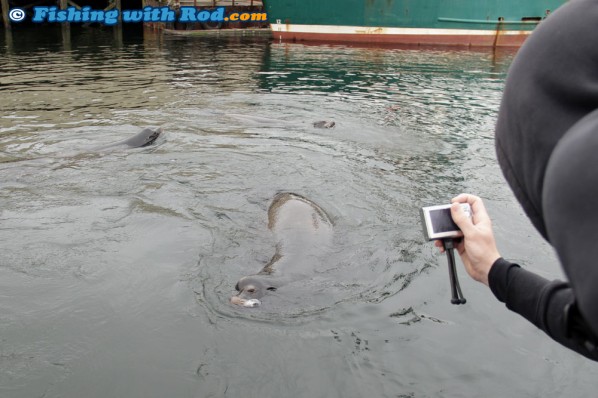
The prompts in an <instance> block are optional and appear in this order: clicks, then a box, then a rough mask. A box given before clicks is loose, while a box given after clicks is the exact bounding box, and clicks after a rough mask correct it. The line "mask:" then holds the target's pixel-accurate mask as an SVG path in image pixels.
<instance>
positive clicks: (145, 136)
mask: <svg viewBox="0 0 598 398" xmlns="http://www.w3.org/2000/svg"><path fill="white" fill-rule="evenodd" d="M160 134H162V129H161V128H160V127H158V128H156V129H151V128H145V129H143V130H141V132H139V133H137V134H135V135H134V136H133V137H130V138H127V139H126V140H123V141H118V142H114V143H112V144H107V145H103V146H101V147H98V148H95V149H94V151H102V150H105V149H112V148H117V147H121V146H126V147H128V148H143V147H146V146H148V145H152V144H153V143H154V142H156V140H157V139H158V137H160Z"/></svg>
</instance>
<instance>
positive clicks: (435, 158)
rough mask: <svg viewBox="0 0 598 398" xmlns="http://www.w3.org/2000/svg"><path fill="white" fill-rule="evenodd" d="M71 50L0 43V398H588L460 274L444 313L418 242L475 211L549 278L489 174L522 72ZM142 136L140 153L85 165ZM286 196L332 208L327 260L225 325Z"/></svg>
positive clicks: (261, 53) (382, 59)
mask: <svg viewBox="0 0 598 398" xmlns="http://www.w3.org/2000/svg"><path fill="white" fill-rule="evenodd" d="M71 29H72V31H71V38H70V40H64V39H63V38H62V36H61V31H60V28H53V27H45V28H39V29H22V30H15V31H14V32H12V35H11V37H6V36H4V37H3V38H2V41H0V112H1V113H0V242H1V250H0V396H1V397H7V398H20V397H23V398H25V397H26V398H31V397H45V398H50V397H52V398H54V397H83V396H84V397H102V398H105V397H128V398H133V397H140V398H141V397H144V398H146V397H239V396H249V397H257V396H262V397H306V398H307V397H309V398H313V397H339V398H340V397H342V398H351V397H364V396H370V397H475V396H484V397H506V396H512V397H539V396H542V397H561V396H564V395H572V396H591V395H593V391H594V390H595V387H594V379H595V372H596V370H597V368H596V365H595V364H594V363H591V362H589V361H587V360H585V359H583V358H581V357H579V356H577V355H576V354H574V353H572V352H569V351H567V350H565V349H563V348H561V347H559V346H558V345H557V344H556V343H554V342H552V341H551V340H550V339H548V338H547V337H545V336H544V335H543V334H542V333H541V332H539V331H538V330H536V329H535V328H534V327H533V326H532V325H531V324H529V323H527V322H526V321H524V320H523V319H521V318H520V317H519V316H518V315H516V314H514V313H510V312H509V311H508V310H507V309H505V308H504V305H503V304H501V303H499V302H497V301H496V299H495V298H494V297H493V296H492V294H491V292H490V291H489V290H488V289H487V288H485V287H484V286H482V285H480V284H477V283H475V282H473V281H472V280H470V279H469V278H468V277H466V275H465V273H464V271H463V269H462V268H459V273H460V279H461V285H462V288H463V292H464V294H465V297H466V298H467V300H468V302H467V304H466V305H464V306H453V305H451V304H450V289H449V281H448V273H447V267H446V263H445V258H444V257H442V256H441V255H440V254H439V253H437V251H436V250H435V249H434V247H433V245H432V244H431V243H428V242H425V241H424V240H423V235H422V231H421V227H420V221H419V214H418V210H419V208H420V207H421V206H424V205H431V204H438V203H442V202H448V201H449V200H450V198H451V197H452V196H454V195H456V194H457V193H459V192H463V191H466V192H471V193H475V194H478V195H480V196H482V197H483V198H485V199H486V203H487V208H488V209H489V212H490V213H491V215H492V218H493V221H494V224H495V232H496V236H497V241H498V245H499V249H500V250H501V252H502V254H503V255H504V256H505V257H507V258H509V259H511V260H513V261H517V262H519V263H520V264H521V265H523V266H524V267H527V268H529V269H531V270H533V271H536V272H538V273H540V274H542V275H544V276H546V277H549V278H559V277H562V274H561V271H560V269H559V265H558V262H557V261H556V259H555V256H554V254H553V251H552V249H551V248H550V247H549V246H548V245H546V244H545V243H544V242H543V241H542V239H541V238H540V237H539V235H538V234H537V233H536V232H535V230H534V229H533V227H532V226H531V224H530V223H529V221H528V220H527V219H526V218H525V217H524V215H523V212H522V210H521V209H520V207H519V206H518V204H517V202H516V201H515V199H514V198H513V195H512V194H511V192H510V191H509V189H508V187H507V185H506V183H505V182H504V180H503V178H502V175H501V172H500V170H499V168H498V166H497V164H496V161H495V154H494V147H493V127H494V123H495V119H496V114H497V110H498V106H499V102H500V97H501V90H502V88H503V84H504V79H505V75H506V72H507V69H508V66H509V64H510V62H511V61H512V59H513V57H514V55H515V51H514V50H500V51H498V52H494V51H492V50H490V49H488V50H467V49H465V50H455V49H443V48H367V47H351V46H340V45H337V46H333V45H303V44H292V43H278V42H270V40H269V39H268V38H264V37H212V38H210V37H195V38H193V37H178V36H177V37H169V36H161V35H160V34H159V33H156V32H150V31H148V32H144V33H143V34H142V33H141V32H137V33H127V32H125V34H124V35H123V37H122V40H121V39H120V38H119V37H118V36H117V37H115V35H114V34H113V32H112V30H111V29H99V28H81V27H72V28H71ZM0 37H2V36H0ZM319 120H333V121H335V123H336V126H335V128H334V129H316V128H314V127H313V125H312V123H313V122H315V121H319ZM148 126H150V127H162V129H163V130H164V132H165V134H164V136H163V137H162V138H161V139H160V140H159V141H158V142H157V144H156V145H153V146H150V147H147V148H139V149H122V150H114V151H105V152H102V151H100V152H98V151H93V150H91V148H95V147H98V146H101V145H103V144H106V143H110V142H116V141H120V140H122V139H125V138H127V137H129V136H130V135H133V134H135V133H136V132H138V131H140V130H141V129H142V128H144V127H148ZM282 191H288V192H295V193H298V194H301V195H303V196H306V197H309V198H310V199H312V200H313V201H314V202H316V203H318V204H319V205H320V206H321V207H322V208H323V209H325V210H326V212H327V213H328V214H329V215H330V217H331V218H332V220H333V222H334V233H335V235H334V245H333V246H334V247H333V249H332V250H331V252H330V253H329V255H328V257H327V258H326V261H324V264H325V266H323V267H322V269H320V270H318V271H317V272H316V274H315V275H314V276H313V278H311V279H309V280H303V281H297V282H295V283H291V284H289V285H288V286H286V287H283V288H280V289H279V290H278V291H277V292H274V293H272V294H271V295H269V296H267V297H265V298H264V299H263V300H262V306H261V307H259V308H252V309H248V308H236V307H233V306H231V305H230V304H229V302H228V299H229V298H230V296H231V295H232V294H233V293H234V286H235V283H236V281H237V280H238V279H239V278H240V277H241V276H244V275H248V274H252V273H255V272H257V271H259V269H260V268H261V267H262V266H263V265H264V264H265V263H266V262H267V261H268V260H269V259H270V257H271V256H272V254H273V253H274V243H273V238H272V236H271V234H270V232H269V230H268V228H267V209H268V206H269V204H270V201H271V199H272V198H273V197H274V195H276V193H278V192H282ZM306 250H308V248H307V249H306Z"/></svg>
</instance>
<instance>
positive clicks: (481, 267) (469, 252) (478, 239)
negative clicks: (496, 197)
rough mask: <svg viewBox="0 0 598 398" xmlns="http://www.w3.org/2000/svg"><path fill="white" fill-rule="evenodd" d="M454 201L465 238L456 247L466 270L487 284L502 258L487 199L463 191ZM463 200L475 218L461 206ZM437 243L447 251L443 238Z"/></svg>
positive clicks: (453, 211)
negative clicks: (494, 266)
mask: <svg viewBox="0 0 598 398" xmlns="http://www.w3.org/2000/svg"><path fill="white" fill-rule="evenodd" d="M451 202H452V206H451V216H452V217H453V221H454V222H455V224H457V226H459V228H460V229H461V231H462V232H463V240H462V241H460V242H458V243H456V244H455V247H456V249H457V252H458V253H459V256H460V257H461V261H463V264H464V265H465V270H466V271H467V273H468V274H469V276H471V277H472V278H473V279H474V280H476V281H478V282H482V283H483V284H485V285H488V273H489V272H490V268H492V265H493V264H494V262H495V261H496V260H497V259H498V258H500V254H499V253H498V249H497V248H496V242H495V240H494V233H493V232H492V222H491V221H490V217H489V216H488V213H487V212H486V208H485V207H484V202H483V201H482V199H481V198H479V197H477V196H474V195H469V194H461V195H459V196H457V197H455V198H453V199H452V200H451ZM461 203H469V205H470V206H471V211H472V218H469V217H468V216H467V214H466V213H465V212H464V211H463V209H461V206H460V204H461ZM434 244H435V245H436V246H437V247H439V248H440V249H441V251H444V249H443V246H442V241H439V240H437V241H436V242H434Z"/></svg>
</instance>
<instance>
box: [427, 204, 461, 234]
mask: <svg viewBox="0 0 598 398" xmlns="http://www.w3.org/2000/svg"><path fill="white" fill-rule="evenodd" d="M430 220H431V221H432V228H434V233H441V232H451V231H459V227H458V226H457V224H455V223H454V222H453V218H452V217H451V209H438V210H430Z"/></svg>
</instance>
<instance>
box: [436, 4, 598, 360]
mask: <svg viewBox="0 0 598 398" xmlns="http://www.w3.org/2000/svg"><path fill="white" fill-rule="evenodd" d="M597 26H598V1H596V0H572V1H569V2H567V3H566V4H564V5H563V6H561V7H560V8H558V9H557V10H556V11H555V12H554V13H552V14H551V15H550V16H549V17H548V18H547V19H546V20H545V21H543V22H541V23H540V25H539V26H538V27H537V28H536V29H535V31H534V33H533V34H532V35H531V36H530V37H529V38H528V39H527V40H526V42H525V43H524V45H523V46H522V47H521V49H520V50H519V53H518V54H517V56H516V57H515V59H514V61H513V63H512V65H511V67H510V69H509V73H508V76H507V81H506V86H505V90H504V94H503V99H502V102H501V105H500V110H499V116H498V122H497V125H496V151H497V157H498V161H499V164H500V166H501V168H502V170H503V174H504V176H505V178H506V180H507V181H508V183H509V185H510V187H511V189H512V190H513V192H514V193H515V196H516V197H517V199H518V201H519V202H520V203H521V205H522V206H523V209H524V210H525V212H526V214H527V216H528V217H529V218H530V219H531V221H532V223H533V225H534V226H535V227H536V228H537V229H538V231H539V232H540V233H541V234H542V236H543V237H544V238H545V239H546V240H547V241H548V242H549V243H550V244H551V245H552V246H553V247H554V248H555V250H556V253H557V255H558V257H559V260H560V263H561V265H562V267H563V269H564V271H565V274H566V276H567V279H568V280H569V282H562V281H548V280H546V279H544V278H542V277H540V276H538V275H536V274H533V273H531V272H529V271H526V270H524V269H523V268H521V267H520V266H518V265H517V264H513V263H510V262H508V261H507V260H505V259H503V258H502V257H501V255H500V254H499V252H498V250H497V249H496V244H495V242H494V236H493V233H492V226H491V222H490V218H489V217H488V214H487V213H486V210H485V208H484V205H483V202H482V200H481V199H480V198H478V197H476V196H473V195H467V194H462V195H459V196H457V197H456V198H454V199H453V202H468V203H469V204H470V205H471V206H472V210H473V219H469V218H467V217H466V216H465V215H464V214H463V212H462V210H461V209H460V207H459V206H458V205H456V204H454V205H453V206H452V209H451V210H452V216H453V219H454V221H455V223H456V224H457V225H459V227H460V228H461V229H462V230H463V233H464V239H463V241H462V242H461V243H459V244H458V246H457V250H458V251H459V254H460V256H461V259H462V260H463V263H464V265H465V268H466V270H467V272H468V273H469V275H470V276H471V277H472V278H474V279H475V280H477V281H480V282H482V283H485V284H487V285H488V286H489V287H490V288H491V290H492V292H493V293H494V295H495V296H496V297H497V298H498V299H499V300H500V301H502V302H504V303H505V304H506V306H507V308H509V309H510V310H512V311H515V312H517V313H519V314H520V315H522V316H523V317H525V318H526V319H528V320H529V321H530V322H532V323H533V324H535V325H536V326H537V327H538V328H540V329H542V330H543V331H544V332H546V333H547V334H548V335H549V336H550V337H552V338H553V339H554V340H556V341H557V342H559V343H561V344H563V345H564V346H566V347H568V348H570V349H572V350H574V351H576V352H578V353H580V354H582V355H584V356H586V357H588V358H590V359H593V360H598V35H597V34H596V29H597ZM437 245H438V243H437Z"/></svg>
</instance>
